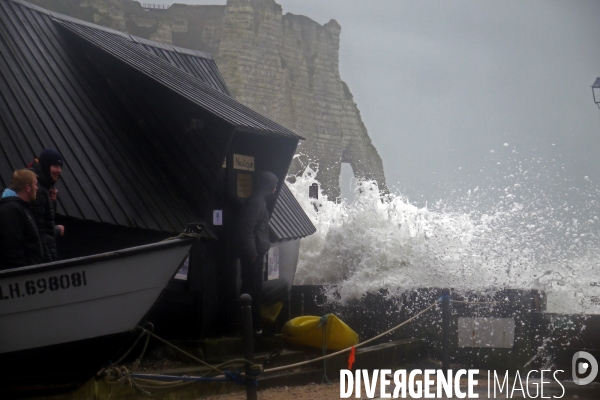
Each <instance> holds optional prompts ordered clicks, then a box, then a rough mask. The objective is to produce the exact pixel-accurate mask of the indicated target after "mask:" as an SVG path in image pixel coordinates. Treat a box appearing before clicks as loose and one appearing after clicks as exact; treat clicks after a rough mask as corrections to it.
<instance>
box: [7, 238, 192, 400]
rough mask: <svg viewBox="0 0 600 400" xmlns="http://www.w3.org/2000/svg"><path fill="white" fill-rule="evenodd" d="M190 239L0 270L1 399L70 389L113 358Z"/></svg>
mask: <svg viewBox="0 0 600 400" xmlns="http://www.w3.org/2000/svg"><path fill="white" fill-rule="evenodd" d="M192 244H193V239H175V240H170V241H166V242H160V243H156V244H150V245H145V246H139V247H132V248H128V249H124V250H119V251H115V252H111V253H104V254H98V255H94V256H89V257H82V258H76V259H71V260H65V261H58V262H53V263H47V264H40V265H32V266H28V267H23V268H15V269H9V270H4V271H0V365H2V373H0V398H3V399H4V398H6V397H8V396H11V397H15V396H17V397H18V396H21V395H28V394H29V393H33V392H35V390H38V391H39V392H41V393H48V390H49V389H50V388H54V389H59V390H60V389H62V390H69V389H72V388H74V387H77V386H78V385H80V384H82V383H83V382H85V381H86V380H88V379H89V378H90V377H92V376H93V375H94V374H95V373H96V372H98V370H99V369H100V368H101V367H103V366H104V365H107V364H109V363H110V361H111V359H112V360H114V358H112V357H114V356H115V355H116V354H117V353H118V352H119V350H120V349H121V348H122V347H123V345H124V344H125V343H126V342H127V340H128V339H129V338H131V335H132V333H133V331H134V330H135V328H136V326H138V324H140V323H141V322H142V321H143V320H144V317H145V316H146V315H147V313H148V312H149V311H150V309H151V308H152V306H153V305H154V304H155V303H156V301H157V299H158V298H159V296H160V295H161V292H162V291H163V289H164V288H165V287H166V286H167V284H168V282H169V281H170V279H171V278H172V277H173V276H174V275H175V274H176V272H177V270H178V268H179V266H180V265H181V263H182V261H183V260H184V259H185V257H186V256H187V254H188V252H189V250H190V247H191V246H192Z"/></svg>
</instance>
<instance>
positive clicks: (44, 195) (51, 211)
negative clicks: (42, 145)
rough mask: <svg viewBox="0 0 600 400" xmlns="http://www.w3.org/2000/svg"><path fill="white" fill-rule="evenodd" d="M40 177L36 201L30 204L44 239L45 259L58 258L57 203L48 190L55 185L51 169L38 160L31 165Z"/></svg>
mask: <svg viewBox="0 0 600 400" xmlns="http://www.w3.org/2000/svg"><path fill="white" fill-rule="evenodd" d="M29 170H31V171H32V172H33V173H35V175H36V176H37V178H38V191H37V196H36V199H35V200H34V201H32V202H31V203H30V205H29V209H30V210H31V213H32V214H33V218H34V220H35V223H36V225H37V227H38V232H39V233H40V238H41V239H42V249H43V251H44V261H45V262H50V261H56V260H58V253H57V249H56V237H57V236H58V235H57V232H56V225H55V224H54V215H55V211H56V204H55V202H54V201H52V199H50V193H49V192H48V190H49V189H50V188H52V187H53V186H54V184H53V183H52V179H51V178H50V175H49V173H50V171H44V169H43V168H42V166H41V165H40V164H39V163H38V162H37V161H36V162H34V163H33V164H32V165H31V167H29Z"/></svg>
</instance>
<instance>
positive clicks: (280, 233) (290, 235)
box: [270, 183, 317, 242]
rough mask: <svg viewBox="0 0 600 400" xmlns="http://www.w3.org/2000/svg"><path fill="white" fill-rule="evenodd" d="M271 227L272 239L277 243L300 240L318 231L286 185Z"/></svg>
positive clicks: (280, 196) (280, 194)
mask: <svg viewBox="0 0 600 400" xmlns="http://www.w3.org/2000/svg"><path fill="white" fill-rule="evenodd" d="M270 227H271V239H272V240H273V239H275V240H274V241H276V242H281V241H285V240H293V239H300V238H303V237H306V236H310V235H312V234H313V233H315V232H316V231H317V229H316V228H315V226H314V225H313V224H312V222H311V221H310V219H309V218H308V215H306V213H305V212H304V210H303V209H302V206H300V204H299V203H298V200H296V198H295V197H294V195H293V194H292V192H291V191H290V189H289V188H288V186H287V184H286V183H284V184H283V185H281V190H280V192H279V197H278V198H277V204H275V209H274V210H273V215H271V224H270Z"/></svg>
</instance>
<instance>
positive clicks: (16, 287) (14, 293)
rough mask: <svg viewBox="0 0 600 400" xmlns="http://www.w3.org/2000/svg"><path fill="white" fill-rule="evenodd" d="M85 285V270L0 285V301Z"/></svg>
mask: <svg viewBox="0 0 600 400" xmlns="http://www.w3.org/2000/svg"><path fill="white" fill-rule="evenodd" d="M80 286H87V278H86V276H85V271H81V272H73V273H71V274H63V275H58V276H50V277H47V278H39V279H33V280H27V281H25V282H23V281H21V282H12V283H9V284H3V285H0V301H2V300H10V299H15V298H19V297H25V296H34V295H38V294H44V293H46V292H47V291H50V292H56V291H59V290H67V289H72V288H78V287H80Z"/></svg>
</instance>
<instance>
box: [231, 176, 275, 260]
mask: <svg viewBox="0 0 600 400" xmlns="http://www.w3.org/2000/svg"><path fill="white" fill-rule="evenodd" d="M277 181H278V179H277V177H276V176H275V175H274V174H272V173H271V172H262V173H261V174H260V176H259V178H258V180H257V184H256V185H255V188H254V190H253V191H252V196H250V198H248V199H247V200H246V202H245V203H244V205H243V207H242V211H241V213H240V221H239V223H238V228H237V236H238V240H237V243H238V254H239V256H240V257H242V258H245V259H247V260H251V259H253V258H255V257H258V255H260V254H265V253H266V252H267V251H269V248H271V241H270V240H269V219H270V216H269V211H268V210H267V200H266V198H267V197H268V196H269V195H271V194H272V193H273V188H274V187H275V185H277Z"/></svg>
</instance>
